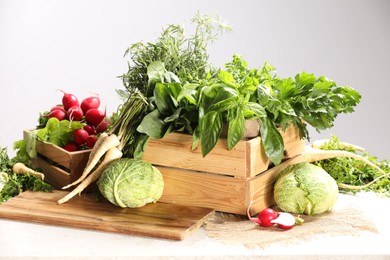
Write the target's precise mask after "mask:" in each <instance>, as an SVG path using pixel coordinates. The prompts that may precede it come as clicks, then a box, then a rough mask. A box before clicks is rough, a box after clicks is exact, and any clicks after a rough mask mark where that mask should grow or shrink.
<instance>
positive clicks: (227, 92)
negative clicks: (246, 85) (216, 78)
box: [200, 84, 238, 111]
mask: <svg viewBox="0 0 390 260" xmlns="http://www.w3.org/2000/svg"><path fill="white" fill-rule="evenodd" d="M234 96H238V93H237V91H236V90H235V89H234V88H231V87H229V86H227V85H225V84H213V85H210V86H206V87H204V88H203V89H202V94H201V100H200V106H201V107H202V108H203V109H204V110H205V111H208V109H209V107H210V106H211V105H213V104H216V103H218V102H220V101H223V100H225V99H228V98H231V97H234Z"/></svg>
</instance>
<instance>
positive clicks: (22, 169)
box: [12, 162, 45, 180]
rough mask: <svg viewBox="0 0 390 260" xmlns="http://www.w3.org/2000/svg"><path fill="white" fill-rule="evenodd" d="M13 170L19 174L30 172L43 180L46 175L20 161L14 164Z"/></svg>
mask: <svg viewBox="0 0 390 260" xmlns="http://www.w3.org/2000/svg"><path fill="white" fill-rule="evenodd" d="M12 171H13V172H14V173H17V174H30V175H33V176H36V177H38V178H40V179H41V180H43V179H44V178H45V175H44V174H43V173H41V172H37V171H34V170H33V169H31V168H29V167H27V166H26V165H25V164H24V163H21V162H18V163H15V164H14V165H13V166H12Z"/></svg>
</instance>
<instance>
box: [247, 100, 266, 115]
mask: <svg viewBox="0 0 390 260" xmlns="http://www.w3.org/2000/svg"><path fill="white" fill-rule="evenodd" d="M244 113H245V114H246V116H245V117H246V118H253V117H257V118H260V117H266V116H267V112H266V111H265V109H264V107H263V106H261V105H260V104H258V103H256V102H248V103H246V104H245V108H244Z"/></svg>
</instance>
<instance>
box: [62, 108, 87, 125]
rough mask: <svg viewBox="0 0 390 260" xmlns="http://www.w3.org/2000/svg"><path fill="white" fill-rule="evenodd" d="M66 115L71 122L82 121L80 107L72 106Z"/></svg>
mask: <svg viewBox="0 0 390 260" xmlns="http://www.w3.org/2000/svg"><path fill="white" fill-rule="evenodd" d="M66 115H67V117H68V119H69V120H71V121H80V120H81V119H83V116H84V113H83V110H82V109H81V107H79V106H73V107H70V108H69V109H68V111H67V112H66Z"/></svg>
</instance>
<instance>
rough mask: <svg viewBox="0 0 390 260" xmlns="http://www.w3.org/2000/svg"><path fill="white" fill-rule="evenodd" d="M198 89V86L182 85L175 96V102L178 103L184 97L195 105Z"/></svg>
mask: <svg viewBox="0 0 390 260" xmlns="http://www.w3.org/2000/svg"><path fill="white" fill-rule="evenodd" d="M198 87H199V85H198V84H190V83H188V84H184V85H183V86H182V88H181V91H180V93H179V95H178V96H177V101H179V102H180V100H182V99H183V98H184V97H185V98H186V99H187V100H188V101H189V102H190V103H191V104H194V105H196V98H195V95H196V90H197V88H198Z"/></svg>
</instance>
